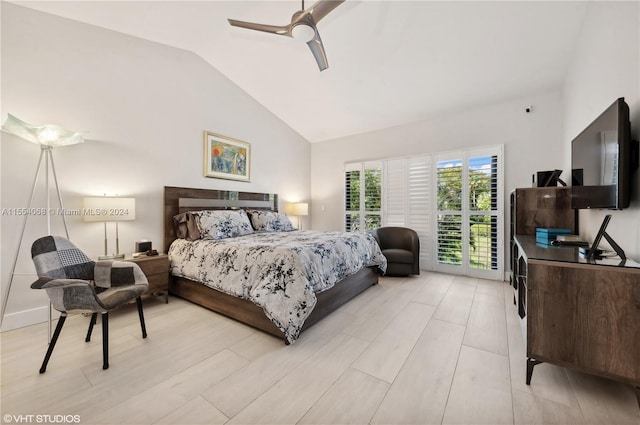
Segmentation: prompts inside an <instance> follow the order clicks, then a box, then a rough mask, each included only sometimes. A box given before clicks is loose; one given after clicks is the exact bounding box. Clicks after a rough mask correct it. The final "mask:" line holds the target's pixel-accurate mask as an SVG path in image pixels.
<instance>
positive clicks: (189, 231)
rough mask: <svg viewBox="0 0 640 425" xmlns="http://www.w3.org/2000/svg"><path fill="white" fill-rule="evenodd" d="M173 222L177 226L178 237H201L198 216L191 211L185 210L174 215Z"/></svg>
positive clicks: (192, 238)
mask: <svg viewBox="0 0 640 425" xmlns="http://www.w3.org/2000/svg"><path fill="white" fill-rule="evenodd" d="M173 224H174V225H175V227H176V237H177V238H178V239H186V240H188V241H195V240H198V239H200V230H198V223H197V220H196V216H195V215H194V214H192V213H190V212H183V213H181V214H178V215H176V216H174V217H173Z"/></svg>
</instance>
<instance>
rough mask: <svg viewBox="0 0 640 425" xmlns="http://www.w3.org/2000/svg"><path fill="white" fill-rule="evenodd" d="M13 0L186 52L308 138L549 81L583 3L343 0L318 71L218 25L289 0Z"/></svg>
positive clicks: (292, 52)
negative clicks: (323, 68) (324, 62)
mask: <svg viewBox="0 0 640 425" xmlns="http://www.w3.org/2000/svg"><path fill="white" fill-rule="evenodd" d="M14 3H17V4H20V5H23V6H26V7H30V8H33V9H38V10H41V11H44V12H48V13H52V14H55V15H59V16H64V17H68V18H71V19H75V20H79V21H82V22H86V23H89V24H93V25H97V26H100V27H104V28H108V29H111V30H115V31H119V32H122V33H125V34H130V35H133V36H137V37H141V38H144V39H148V40H152V41H156V42H159V43H163V44H166V45H170V46H174V47H178V48H181V49H185V50H189V51H192V52H194V53H196V54H198V55H199V56H201V57H202V58H204V59H205V60H206V61H208V62H209V63H211V65H213V66H214V67H215V68H217V69H218V70H219V71H220V72H222V73H223V74H224V75H226V76H227V77H228V78H229V79H230V80H232V81H233V82H234V83H236V84H237V85H238V86H240V87H241V88H243V89H244V90H245V91H246V92H247V93H249V94H250V95H251V96H252V97H253V98H255V99H256V100H257V101H258V102H260V103H261V104H262V105H264V106H265V107H266V108H268V109H269V110H270V111H272V112H273V113H274V114H275V115H276V116H278V117H279V118H280V119H282V120H283V121H284V122H285V123H287V124H288V125H289V126H290V127H292V128H293V129H294V130H296V131H297V132H298V133H300V134H301V135H302V136H303V137H304V138H306V139H307V140H309V141H310V142H318V141H324V140H329V139H334V138H338V137H342V136H347V135H351V134H359V133H365V132H369V131H373V130H377V129H381V128H386V127H391V126H395V125H401V124H405V123H409V122H414V121H418V120H423V119H427V118H429V117H433V116H436V115H440V114H445V113H448V112H452V111H456V110H460V109H466V108H473V107H477V106H481V105H485V104H488V103H494V102H500V101H504V100H508V99H514V98H520V97H524V96H527V95H529V94H535V93H539V92H542V91H548V90H553V89H556V88H558V87H560V86H561V84H562V81H563V78H564V75H565V72H566V69H567V66H568V64H569V61H570V59H571V57H572V48H573V46H574V44H575V41H576V39H577V37H578V34H579V31H580V28H581V25H582V21H583V17H584V14H585V9H586V7H587V6H586V4H587V2H569V1H567V2H565V1H549V2H543V1H531V2H524V1H497V2H484V1H470V2H466V1H444V2H435V1H354V0H347V1H346V2H345V3H343V4H342V5H341V6H339V7H338V8H336V9H335V10H334V11H333V12H332V13H330V14H329V15H328V16H327V17H326V18H325V19H323V20H322V21H321V22H320V23H319V24H318V30H319V32H320V34H321V36H322V40H323V42H324V45H325V49H326V53H327V57H328V61H329V69H327V70H326V71H323V72H319V71H318V67H317V65H316V62H315V60H314V58H313V55H312V54H311V52H310V51H309V49H308V47H307V46H306V45H305V44H304V43H299V42H297V41H296V40H294V39H291V38H288V37H281V36H276V35H272V34H267V33H262V32H257V31H250V30H245V29H241V28H235V27H231V26H230V25H229V24H228V23H227V18H234V19H238V20H244V21H251V22H258V23H265V24H274V25H287V24H288V23H289V22H290V19H291V15H292V14H293V13H294V12H295V11H296V10H298V9H299V8H300V2H292V1H136V2H131V1H104V2H102V1H100V2H97V1H80V2H57V1H35V2H34V1H29V2H22V1H15V2H14ZM310 4H311V1H310V0H307V2H306V3H305V6H307V7H308V6H309V5H310ZM524 106H526V105H523V107H524Z"/></svg>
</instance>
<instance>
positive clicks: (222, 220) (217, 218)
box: [193, 210, 253, 239]
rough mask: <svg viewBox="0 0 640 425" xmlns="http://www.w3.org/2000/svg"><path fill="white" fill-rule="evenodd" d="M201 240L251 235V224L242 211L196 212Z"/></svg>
mask: <svg viewBox="0 0 640 425" xmlns="http://www.w3.org/2000/svg"><path fill="white" fill-rule="evenodd" d="M193 214H194V215H196V216H197V217H198V219H197V221H196V222H197V223H198V230H199V231H200V238H201V239H226V238H233V237H236V236H243V235H248V234H251V233H253V228H252V227H251V222H249V217H248V216H247V213H246V211H244V210H237V211H232V210H215V211H197V212H194V213H193Z"/></svg>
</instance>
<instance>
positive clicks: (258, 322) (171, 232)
mask: <svg viewBox="0 0 640 425" xmlns="http://www.w3.org/2000/svg"><path fill="white" fill-rule="evenodd" d="M238 208H249V209H264V210H270V211H278V196H277V195H275V194H268V193H252V192H231V191H222V190H211V189H193V188H183V187H171V186H165V188H164V245H163V248H164V252H168V251H169V246H170V245H171V243H172V242H173V241H174V240H175V239H176V232H175V227H174V224H173V217H174V216H175V215H177V214H179V213H181V212H185V211H195V210H205V209H210V210H213V209H238ZM376 269H377V267H365V268H363V269H361V270H360V271H358V272H357V273H355V274H353V275H351V276H348V277H346V278H345V279H343V280H341V281H340V282H338V283H336V284H335V286H333V287H332V288H331V289H328V290H326V291H324V292H321V293H319V294H317V298H318V302H317V303H316V306H315V307H314V309H313V311H312V312H311V314H310V315H309V317H308V318H307V320H306V321H305V323H304V325H303V327H302V330H303V331H304V330H305V329H308V328H309V327H311V326H312V325H313V324H315V323H317V322H318V321H320V320H321V319H322V318H324V317H325V316H327V315H329V314H330V313H331V312H333V311H334V310H336V309H337V308H338V307H340V306H341V305H343V304H344V303H346V302H347V301H349V300H350V299H351V298H353V297H355V296H356V295H358V294H359V293H361V292H362V291H364V290H365V289H367V288H369V287H370V286H372V285H375V284H377V283H378V273H377V270H376ZM169 292H170V293H171V294H173V295H177V296H179V297H181V298H184V299H186V300H188V301H191V302H193V303H195V304H198V305H200V306H203V307H206V308H208V309H210V310H213V311H215V312H217V313H220V314H223V315H225V316H228V317H231V318H233V319H236V320H238V321H240V322H242V323H246V324H248V325H251V326H253V327H255V328H258V329H260V330H263V331H265V332H267V333H270V334H272V335H275V336H277V337H279V338H282V339H283V340H284V341H285V343H288V342H287V339H286V338H285V336H284V334H283V333H282V331H280V329H278V328H277V327H276V326H275V325H274V324H273V322H271V320H269V319H268V318H267V317H266V315H265V314H264V311H263V310H262V308H261V307H258V306H256V305H255V304H253V303H252V302H251V301H249V300H245V299H241V298H236V297H234V296H231V295H228V294H225V293H223V292H220V291H217V290H215V289H212V288H209V287H208V286H206V285H203V284H201V283H197V282H194V281H192V280H189V279H185V278H181V277H174V276H172V277H171V279H170V280H169Z"/></svg>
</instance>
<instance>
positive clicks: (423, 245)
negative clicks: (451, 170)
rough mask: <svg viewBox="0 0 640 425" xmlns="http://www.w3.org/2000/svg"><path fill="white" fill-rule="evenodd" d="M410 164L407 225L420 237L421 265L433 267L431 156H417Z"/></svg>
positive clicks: (426, 267)
mask: <svg viewBox="0 0 640 425" xmlns="http://www.w3.org/2000/svg"><path fill="white" fill-rule="evenodd" d="M407 165H408V180H407V187H408V195H409V196H408V200H407V202H408V219H407V224H406V227H409V228H411V229H413V230H415V231H416V233H418V236H419V237H420V267H421V268H424V269H430V268H431V263H432V261H431V252H432V251H431V243H430V240H431V237H430V236H431V232H430V226H431V202H432V200H433V197H432V196H431V157H430V156H415V157H411V158H409V159H408V160H407Z"/></svg>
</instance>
